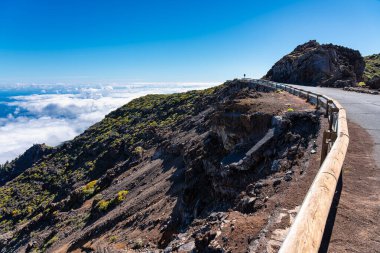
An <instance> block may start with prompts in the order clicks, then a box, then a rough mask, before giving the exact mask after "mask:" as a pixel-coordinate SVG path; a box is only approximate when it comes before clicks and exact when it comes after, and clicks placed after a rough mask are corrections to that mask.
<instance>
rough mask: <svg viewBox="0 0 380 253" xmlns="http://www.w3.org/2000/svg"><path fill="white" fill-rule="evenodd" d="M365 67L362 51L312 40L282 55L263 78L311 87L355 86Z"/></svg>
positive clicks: (360, 78)
mask: <svg viewBox="0 0 380 253" xmlns="http://www.w3.org/2000/svg"><path fill="white" fill-rule="evenodd" d="M364 67H365V63H364V59H363V57H362V56H361V54H360V52H359V51H357V50H352V49H350V48H346V47H342V46H336V45H333V44H323V45H321V44H319V43H318V42H317V41H315V40H311V41H309V42H307V43H305V44H303V45H299V46H297V47H296V48H295V49H294V50H293V52H291V53H290V54H288V55H285V56H284V57H282V58H281V59H280V60H279V61H278V62H276V63H275V64H274V65H273V67H272V68H271V69H270V70H269V71H268V73H267V74H266V75H265V76H264V79H268V80H272V81H275V82H282V83H292V84H301V85H308V86H318V85H320V86H328V87H345V86H354V85H355V84H356V82H358V81H361V80H362V75H363V71H364Z"/></svg>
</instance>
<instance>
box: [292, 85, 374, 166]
mask: <svg viewBox="0 0 380 253" xmlns="http://www.w3.org/2000/svg"><path fill="white" fill-rule="evenodd" d="M293 86H294V87H298V88H301V89H304V90H308V91H312V92H316V93H320V94H323V95H326V96H329V97H331V98H333V99H336V100H338V101H339V103H341V104H342V106H343V107H344V108H345V109H346V111H347V116H348V119H349V120H350V121H352V122H354V123H356V124H358V125H360V126H361V127H363V128H364V129H365V130H366V131H367V132H368V133H369V134H370V135H371V136H372V138H373V141H374V143H375V147H374V154H373V157H374V159H375V161H376V163H377V164H378V165H380V95H370V94H363V93H357V92H351V91H344V90H341V89H335V88H321V87H307V86H299V85H293ZM348 131H350V129H348Z"/></svg>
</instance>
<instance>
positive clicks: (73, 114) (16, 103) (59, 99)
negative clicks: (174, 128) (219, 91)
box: [0, 84, 213, 164]
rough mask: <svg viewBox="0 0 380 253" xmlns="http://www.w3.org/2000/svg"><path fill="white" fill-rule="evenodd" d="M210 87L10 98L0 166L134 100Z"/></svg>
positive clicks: (1, 128)
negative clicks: (39, 144) (38, 145)
mask: <svg viewBox="0 0 380 253" xmlns="http://www.w3.org/2000/svg"><path fill="white" fill-rule="evenodd" d="M212 85H213V84H169V85H168V84H138V85H128V86H121V85H108V86H99V85H96V86H85V87H83V86H82V87H81V86H78V87H75V86H67V87H66V88H65V86H60V87H59V89H57V87H56V86H53V85H46V86H44V87H43V88H41V87H38V89H37V90H38V91H37V92H36V89H33V91H31V92H30V93H31V94H30V95H22V96H11V99H10V101H7V102H4V101H0V103H3V104H5V105H6V106H8V108H14V110H13V112H12V113H9V114H7V115H6V116H4V117H2V118H1V117H0V164H2V163H4V162H6V161H10V160H12V159H14V158H15V157H17V156H18V155H20V154H22V153H23V152H24V151H25V150H26V149H27V148H29V147H30V146H31V145H33V144H35V143H46V144H47V145H52V146H56V145H58V144H60V143H61V142H63V141H66V140H70V139H72V138H74V137H75V136H77V135H78V134H80V133H82V132H83V131H84V130H85V129H87V128H88V127H89V126H91V125H92V124H94V123H96V122H98V121H100V120H101V119H103V117H104V116H105V115H106V114H108V113H109V112H111V111H112V110H114V109H116V108H118V107H120V106H122V105H124V104H126V103H127V102H129V101H130V100H132V99H134V98H137V97H140V96H143V95H146V94H152V93H161V94H162V93H174V92H182V91H186V90H193V89H203V88H207V87H210V86H212ZM18 88H20V87H18ZM28 88H30V87H29V86H23V87H21V89H28ZM1 89H2V87H0V90H1ZM57 93H58V94H57Z"/></svg>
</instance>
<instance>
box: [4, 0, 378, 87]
mask: <svg viewBox="0 0 380 253" xmlns="http://www.w3.org/2000/svg"><path fill="white" fill-rule="evenodd" d="M379 27H380V1H379V0H360V1H359V0H345V1H343V0H342V1H340V0H337V1H331V0H330V1H327V0H321V1H315V0H314V1H253V0H242V1H237V0H235V1H229V0H220V1H207V0H203V1H198V0H192V1H180V0H176V1H174V0H167V1H165V0H162V1H156V0H151V1H147V0H141V1H129V0H107V1H105V0H91V1H89V0H88V1H79V0H75V1H74V0H1V1H0V83H2V84H12V83H19V82H21V83H72V84H75V83H131V82H133V83H138V82H211V81H224V80H226V79H232V78H234V77H238V76H242V75H243V73H246V74H247V75H248V76H251V77H261V76H262V75H263V74H265V72H266V71H267V70H268V69H269V68H270V67H271V65H272V64H273V63H274V62H275V61H277V60H278V59H279V58H280V57H281V56H283V55H284V54H286V53H288V52H290V51H291V50H293V49H294V48H295V47H296V46H297V45H298V44H300V43H304V42H306V41H308V40H310V39H317V40H318V41H319V42H321V43H329V42H331V43H334V44H340V45H344V46H347V47H351V48H355V49H358V50H360V51H361V53H362V54H363V55H369V54H373V53H379V52H380V28H379Z"/></svg>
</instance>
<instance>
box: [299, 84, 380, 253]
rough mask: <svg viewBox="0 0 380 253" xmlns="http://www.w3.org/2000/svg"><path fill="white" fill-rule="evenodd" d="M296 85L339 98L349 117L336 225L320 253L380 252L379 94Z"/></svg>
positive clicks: (335, 207)
mask: <svg viewBox="0 0 380 253" xmlns="http://www.w3.org/2000/svg"><path fill="white" fill-rule="evenodd" d="M293 86H294V87H298V88H301V89H304V90H308V91H312V92H316V93H320V94H323V95H326V96H329V97H331V98H334V99H336V100H338V101H339V103H341V104H342V106H343V107H344V108H345V109H346V111H347V116H348V120H349V122H348V132H349V134H350V144H349V147H348V152H347V154H346V159H345V163H344V165H343V172H342V177H341V178H342V181H341V183H339V184H338V186H337V193H336V197H335V198H334V203H333V205H332V207H331V211H330V213H331V214H332V216H331V219H329V221H328V224H329V223H330V224H333V225H330V226H332V228H331V227H330V228H329V225H328V227H327V229H326V231H327V235H329V236H330V238H329V237H327V238H326V240H325V241H324V243H322V248H321V250H320V252H334V253H335V252H380V240H379V238H380V216H379V213H380V195H379V192H380V166H379V165H380V95H370V94H363V93H356V92H349V91H343V90H341V89H333V88H320V87H305V86H298V85H293ZM365 130H366V131H365ZM371 138H372V140H373V142H372V140H371ZM372 143H373V144H374V146H373V149H371V147H372ZM376 165H377V166H376ZM326 231H325V232H326ZM328 238H329V239H328Z"/></svg>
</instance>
